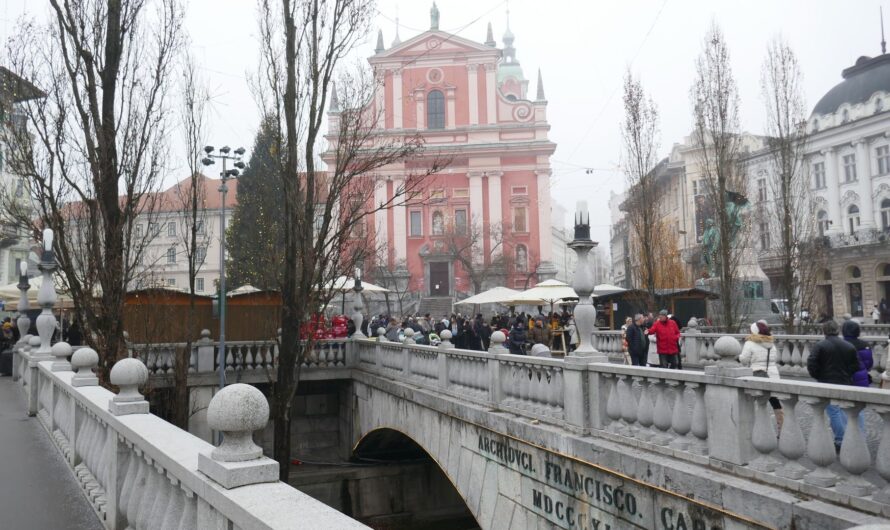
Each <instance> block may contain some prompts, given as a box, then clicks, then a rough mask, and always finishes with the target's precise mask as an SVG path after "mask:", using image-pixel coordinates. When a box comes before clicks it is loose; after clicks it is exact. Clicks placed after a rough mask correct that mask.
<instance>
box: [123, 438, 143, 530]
mask: <svg viewBox="0 0 890 530" xmlns="http://www.w3.org/2000/svg"><path fill="white" fill-rule="evenodd" d="M131 458H132V459H133V460H134V461H135V467H136V474H135V478H134V479H133V488H132V490H131V492H130V496H129V498H128V499H127V507H126V517H127V523H128V524H129V526H130V527H131V528H136V521H138V519H139V505H140V501H141V500H142V497H143V496H144V495H145V480H146V474H145V473H146V468H147V467H148V466H147V465H146V463H145V458H144V455H143V453H142V450H141V449H139V448H138V447H133V454H131Z"/></svg>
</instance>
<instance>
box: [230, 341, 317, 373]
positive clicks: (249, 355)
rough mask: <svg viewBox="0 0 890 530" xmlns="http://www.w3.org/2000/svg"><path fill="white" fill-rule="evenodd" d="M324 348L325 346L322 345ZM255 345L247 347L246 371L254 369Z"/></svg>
mask: <svg viewBox="0 0 890 530" xmlns="http://www.w3.org/2000/svg"><path fill="white" fill-rule="evenodd" d="M322 346H324V345H322ZM253 348H254V346H253V344H250V345H247V346H245V349H246V350H247V355H246V356H245V358H244V369H245V370H253V369H254V364H253V363H254V360H253Z"/></svg>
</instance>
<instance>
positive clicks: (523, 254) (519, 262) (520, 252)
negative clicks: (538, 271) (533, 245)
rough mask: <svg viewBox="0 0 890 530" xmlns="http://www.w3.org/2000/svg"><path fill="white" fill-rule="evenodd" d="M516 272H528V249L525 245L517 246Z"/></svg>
mask: <svg viewBox="0 0 890 530" xmlns="http://www.w3.org/2000/svg"><path fill="white" fill-rule="evenodd" d="M516 271H517V272H527V271H528V249H527V248H525V245H516Z"/></svg>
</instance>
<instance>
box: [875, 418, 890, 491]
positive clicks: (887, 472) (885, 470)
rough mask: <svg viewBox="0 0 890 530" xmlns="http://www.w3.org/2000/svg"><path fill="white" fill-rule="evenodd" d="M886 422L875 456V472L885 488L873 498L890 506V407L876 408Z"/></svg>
mask: <svg viewBox="0 0 890 530" xmlns="http://www.w3.org/2000/svg"><path fill="white" fill-rule="evenodd" d="M875 412H877V413H878V414H880V415H881V419H882V420H883V422H884V426H883V429H882V431H881V442H880V443H879V444H878V452H877V454H876V455H875V470H876V471H877V472H878V474H879V475H880V476H881V478H883V479H884V483H885V486H884V487H883V488H882V489H881V490H879V491H877V492H875V493H874V495H873V496H872V498H873V499H874V500H875V501H877V502H880V503H883V504H890V407H875Z"/></svg>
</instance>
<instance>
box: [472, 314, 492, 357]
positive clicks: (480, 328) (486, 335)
mask: <svg viewBox="0 0 890 530" xmlns="http://www.w3.org/2000/svg"><path fill="white" fill-rule="evenodd" d="M474 329H475V331H476V336H477V337H479V345H480V347H481V348H482V351H488V347H489V346H491V327H489V326H488V324H486V323H485V320H484V319H483V318H482V313H479V314H478V315H476V321H475V324H474Z"/></svg>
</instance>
